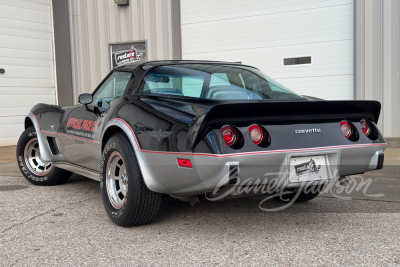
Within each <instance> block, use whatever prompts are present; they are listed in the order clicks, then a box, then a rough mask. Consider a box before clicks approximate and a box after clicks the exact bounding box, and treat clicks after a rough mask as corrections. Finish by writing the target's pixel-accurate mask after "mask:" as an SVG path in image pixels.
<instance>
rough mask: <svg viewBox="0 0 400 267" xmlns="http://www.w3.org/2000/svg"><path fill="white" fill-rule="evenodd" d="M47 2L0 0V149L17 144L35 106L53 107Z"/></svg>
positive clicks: (38, 0) (50, 38)
mask: <svg viewBox="0 0 400 267" xmlns="http://www.w3.org/2000/svg"><path fill="white" fill-rule="evenodd" d="M51 29H52V27H51V20H50V4H49V0H31V1H21V0H13V1H9V0H0V68H1V69H4V71H5V73H4V74H0V146H5V145H14V144H16V142H17V140H18V137H19V135H20V134H21V133H22V131H23V129H24V127H23V123H24V119H25V116H26V114H28V112H29V110H30V109H31V108H32V106H33V105H34V104H36V103H49V104H54V102H55V96H54V77H53V52H52V51H53V50H52V30H51Z"/></svg>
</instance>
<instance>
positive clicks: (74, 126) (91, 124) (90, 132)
mask: <svg viewBox="0 0 400 267" xmlns="http://www.w3.org/2000/svg"><path fill="white" fill-rule="evenodd" d="M99 125H100V123H99V122H97V121H91V120H83V119H75V118H69V119H68V122H67V125H66V127H67V130H66V132H67V133H68V134H73V135H78V136H82V137H89V138H94V137H95V133H96V132H97V130H98V129H99Z"/></svg>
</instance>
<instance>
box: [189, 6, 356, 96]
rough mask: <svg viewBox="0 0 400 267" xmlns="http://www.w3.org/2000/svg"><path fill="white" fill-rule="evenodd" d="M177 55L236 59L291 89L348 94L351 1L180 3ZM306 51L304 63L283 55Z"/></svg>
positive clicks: (350, 86) (351, 83) (351, 58)
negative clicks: (291, 63)
mask: <svg viewBox="0 0 400 267" xmlns="http://www.w3.org/2000/svg"><path fill="white" fill-rule="evenodd" d="M181 23H182V58H183V59H207V60H223V61H232V60H234V61H238V60H242V61H243V64H248V65H252V66H255V67H258V68H259V69H260V70H262V71H263V72H265V73H266V74H267V75H269V76H271V77H272V78H275V79H276V80H278V81H279V82H280V83H282V84H284V85H286V86H288V87H289V88H291V89H293V90H294V91H296V92H298V93H300V94H304V95H310V96H316V97H321V98H324V99H353V98H354V76H353V69H354V64H353V62H354V56H353V51H354V43H353V39H354V29H353V28H354V1H353V0H335V1H332V0H250V1H242V0H219V1H214V0H191V1H181ZM302 55H312V60H313V63H312V65H308V66H295V67H284V66H283V64H282V61H283V57H291V56H302Z"/></svg>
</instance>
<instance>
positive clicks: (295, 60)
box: [283, 56, 312, 66]
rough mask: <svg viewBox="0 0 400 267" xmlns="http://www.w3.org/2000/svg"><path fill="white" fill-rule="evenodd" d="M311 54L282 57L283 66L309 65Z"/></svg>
mask: <svg viewBox="0 0 400 267" xmlns="http://www.w3.org/2000/svg"><path fill="white" fill-rule="evenodd" d="M311 63H312V59H311V56H299V57H284V58H283V66H296V65H311Z"/></svg>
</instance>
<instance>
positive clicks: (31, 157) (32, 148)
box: [17, 126, 72, 185]
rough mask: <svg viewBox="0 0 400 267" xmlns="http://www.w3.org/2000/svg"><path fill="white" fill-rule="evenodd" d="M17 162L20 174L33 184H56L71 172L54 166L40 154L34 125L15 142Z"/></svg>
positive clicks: (66, 177)
mask: <svg viewBox="0 0 400 267" xmlns="http://www.w3.org/2000/svg"><path fill="white" fill-rule="evenodd" d="M17 162H18V167H19V169H20V171H21V173H22V175H23V176H24V177H25V178H26V180H28V181H29V182H30V183H32V184H34V185H58V184H62V183H64V182H65V181H66V180H68V179H69V178H70V177H71V175H72V173H71V172H68V171H65V170H62V169H59V168H56V167H54V166H53V165H52V164H51V162H46V161H44V160H43V159H42V158H41V156H40V149H39V143H38V140H37V136H36V130H35V127H33V126H31V127H29V128H27V129H26V130H25V131H24V132H23V133H22V134H21V136H20V138H19V140H18V143H17Z"/></svg>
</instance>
